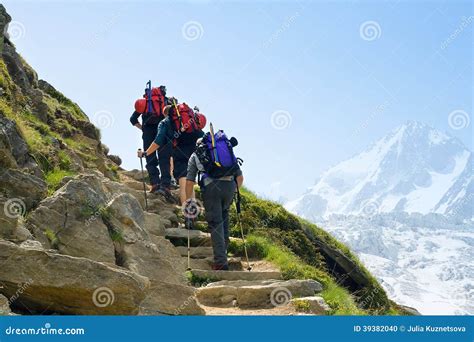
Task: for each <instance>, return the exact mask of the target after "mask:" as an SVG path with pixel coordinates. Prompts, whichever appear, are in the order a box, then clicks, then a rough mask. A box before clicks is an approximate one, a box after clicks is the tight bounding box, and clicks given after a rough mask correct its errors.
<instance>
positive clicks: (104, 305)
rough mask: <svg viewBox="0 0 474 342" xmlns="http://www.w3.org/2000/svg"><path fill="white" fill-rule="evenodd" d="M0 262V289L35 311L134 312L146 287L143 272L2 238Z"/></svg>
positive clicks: (75, 312) (15, 303) (129, 313)
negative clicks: (140, 273)
mask: <svg viewBox="0 0 474 342" xmlns="http://www.w3.org/2000/svg"><path fill="white" fill-rule="evenodd" d="M33 246H34V245H33ZM0 264H1V265H2V271H1V272H0V293H1V294H3V295H5V296H7V297H18V300H16V301H14V302H13V303H12V305H13V306H15V307H17V308H18V309H20V310H21V309H27V310H30V311H31V312H37V313H44V312H45V310H46V312H56V313H64V314H84V315H117V314H120V315H133V314H137V313H138V311H139V306H140V303H141V302H142V300H143V299H144V297H145V293H146V291H147V290H148V288H149V281H148V279H147V278H145V277H142V276H140V275H138V274H135V273H133V272H130V271H127V270H124V269H122V268H118V267H111V266H109V265H107V264H104V263H100V262H96V261H92V260H89V259H86V258H76V257H71V256H68V255H61V254H55V253H50V252H47V251H44V250H42V249H39V248H35V247H29V248H26V247H21V246H18V245H15V244H14V243H11V242H7V241H2V240H0ZM19 288H21V289H22V291H18V289H19Z"/></svg>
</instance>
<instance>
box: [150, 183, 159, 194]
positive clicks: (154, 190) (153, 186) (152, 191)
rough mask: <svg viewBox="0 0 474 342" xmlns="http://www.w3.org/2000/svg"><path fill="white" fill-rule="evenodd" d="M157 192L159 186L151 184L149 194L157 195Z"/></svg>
mask: <svg viewBox="0 0 474 342" xmlns="http://www.w3.org/2000/svg"><path fill="white" fill-rule="evenodd" d="M159 190H160V184H153V185H152V186H151V190H150V194H155V193H158V191H159Z"/></svg>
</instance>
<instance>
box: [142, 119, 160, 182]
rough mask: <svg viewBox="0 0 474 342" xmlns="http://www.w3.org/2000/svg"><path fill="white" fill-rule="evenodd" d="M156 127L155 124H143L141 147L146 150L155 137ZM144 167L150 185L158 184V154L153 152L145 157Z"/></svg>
mask: <svg viewBox="0 0 474 342" xmlns="http://www.w3.org/2000/svg"><path fill="white" fill-rule="evenodd" d="M156 132H157V128H156V126H155V125H144V126H143V135H142V137H143V149H144V150H147V149H148V147H149V146H150V145H151V143H152V142H153V141H154V140H155V138H156ZM146 169H147V171H148V176H149V177H150V183H151V185H152V186H156V185H159V184H160V171H159V170H158V156H157V154H156V152H155V153H152V154H151V155H149V156H147V157H146Z"/></svg>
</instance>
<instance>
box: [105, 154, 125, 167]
mask: <svg viewBox="0 0 474 342" xmlns="http://www.w3.org/2000/svg"><path fill="white" fill-rule="evenodd" d="M107 157H109V159H110V160H111V161H112V162H114V163H115V164H116V165H117V166H120V165H122V158H120V157H119V156H116V155H114V154H110V155H108V156H107Z"/></svg>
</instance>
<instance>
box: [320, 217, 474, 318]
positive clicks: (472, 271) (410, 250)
mask: <svg viewBox="0 0 474 342" xmlns="http://www.w3.org/2000/svg"><path fill="white" fill-rule="evenodd" d="M319 224H320V225H321V226H322V227H324V228H325V229H326V230H327V231H329V232H330V233H331V234H332V235H334V236H335V237H336V238H337V239H339V240H341V241H344V242H345V243H347V244H348V245H349V246H350V247H351V249H352V250H353V251H354V252H356V253H357V255H358V256H359V258H360V259H361V261H362V262H363V263H364V265H365V266H366V267H367V268H368V269H369V270H370V271H371V272H372V273H373V274H374V275H375V276H376V277H377V279H378V280H379V281H380V283H381V284H382V286H383V287H384V289H385V290H386V291H387V294H388V296H389V298H391V299H392V300H395V301H396V302H397V303H400V304H404V305H408V306H411V307H414V308H416V309H417V310H418V311H420V312H421V313H422V314H432V315H441V314H443V315H452V314H454V315H455V314H460V315H466V314H469V315H474V263H473V262H472V260H474V228H473V227H474V226H473V225H472V224H471V223H468V224H454V223H452V222H450V219H449V218H446V217H443V216H442V215H439V214H428V215H422V214H407V213H391V214H387V213H383V214H376V215H374V216H372V217H365V216H345V215H332V216H330V218H329V219H328V220H325V221H322V222H319Z"/></svg>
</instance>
